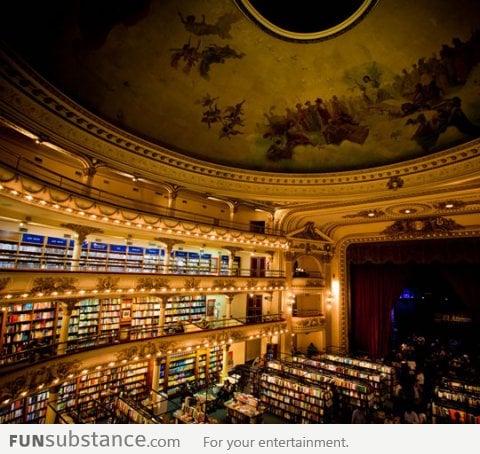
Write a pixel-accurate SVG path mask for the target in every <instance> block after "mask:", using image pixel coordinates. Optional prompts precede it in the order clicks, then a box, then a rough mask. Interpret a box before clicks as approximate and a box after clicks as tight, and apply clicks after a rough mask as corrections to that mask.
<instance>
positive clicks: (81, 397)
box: [57, 361, 149, 422]
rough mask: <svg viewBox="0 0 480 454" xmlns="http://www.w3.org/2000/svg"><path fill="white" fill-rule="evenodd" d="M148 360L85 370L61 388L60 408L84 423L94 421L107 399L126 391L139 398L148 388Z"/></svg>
mask: <svg viewBox="0 0 480 454" xmlns="http://www.w3.org/2000/svg"><path fill="white" fill-rule="evenodd" d="M148 376H149V362H148V361H137V362H132V363H130V364H127V363H125V364H122V365H118V366H114V367H110V368H104V369H101V370H96V371H94V372H90V373H86V374H83V375H81V376H80V377H77V378H75V379H73V380H69V381H66V382H64V383H62V384H61V385H60V387H59V392H58V402H57V411H58V412H62V413H68V412H72V411H75V413H76V414H77V415H78V416H79V417H81V418H82V421H83V422H88V421H89V420H90V421H95V420H96V419H97V417H98V414H97V410H98V407H99V406H100V407H101V406H102V403H103V402H104V401H105V400H106V399H110V398H112V396H114V395H120V394H123V395H125V396H127V397H128V398H130V399H133V400H140V399H141V398H142V397H143V396H144V395H145V394H146V390H147V381H148Z"/></svg>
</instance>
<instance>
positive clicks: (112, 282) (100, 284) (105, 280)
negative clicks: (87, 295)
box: [96, 276, 119, 292]
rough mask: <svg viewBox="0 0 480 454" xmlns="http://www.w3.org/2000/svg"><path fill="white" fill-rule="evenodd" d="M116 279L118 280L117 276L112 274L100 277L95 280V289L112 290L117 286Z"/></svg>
mask: <svg viewBox="0 0 480 454" xmlns="http://www.w3.org/2000/svg"><path fill="white" fill-rule="evenodd" d="M118 281H119V278H118V277H112V276H107V277H101V278H99V279H98V281H97V286H96V289H97V290H98V291H99V292H102V291H105V290H113V289H114V288H115V287H116V286H117V284H118Z"/></svg>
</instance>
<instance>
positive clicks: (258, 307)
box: [247, 295, 263, 323]
mask: <svg viewBox="0 0 480 454" xmlns="http://www.w3.org/2000/svg"><path fill="white" fill-rule="evenodd" d="M262 303H263V295H248V297H247V323H258V322H261V321H262Z"/></svg>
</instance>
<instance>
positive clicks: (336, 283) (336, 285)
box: [332, 279, 340, 301]
mask: <svg viewBox="0 0 480 454" xmlns="http://www.w3.org/2000/svg"><path fill="white" fill-rule="evenodd" d="M332 293H333V297H334V298H335V301H338V297H339V295H340V282H339V280H338V279H332Z"/></svg>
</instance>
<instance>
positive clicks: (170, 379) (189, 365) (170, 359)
mask: <svg viewBox="0 0 480 454" xmlns="http://www.w3.org/2000/svg"><path fill="white" fill-rule="evenodd" d="M222 358H223V351H222V348H221V347H213V348H211V349H199V350H196V351H193V352H190V353H177V354H172V355H168V356H167V357H164V358H162V359H161V360H160V364H159V365H160V378H159V380H160V382H159V385H160V388H161V389H162V390H165V392H166V393H167V395H168V396H169V397H174V396H177V395H178V394H179V393H180V392H181V391H182V388H183V386H184V385H185V384H186V383H192V384H194V385H195V387H205V386H211V385H213V384H214V383H216V382H218V380H219V378H220V372H221V370H222Z"/></svg>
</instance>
